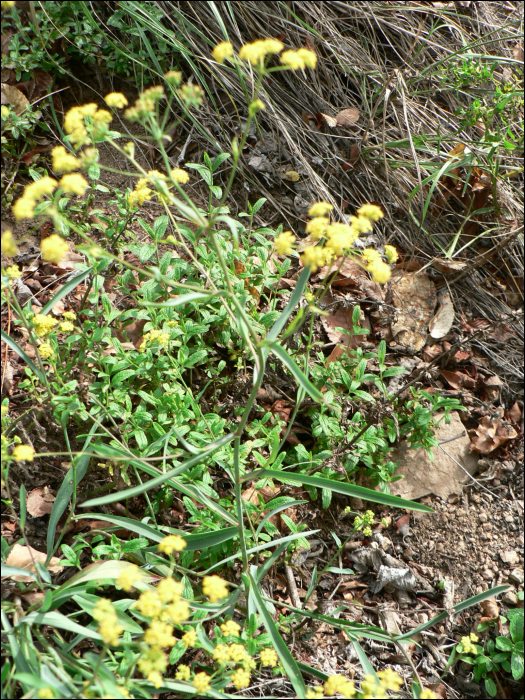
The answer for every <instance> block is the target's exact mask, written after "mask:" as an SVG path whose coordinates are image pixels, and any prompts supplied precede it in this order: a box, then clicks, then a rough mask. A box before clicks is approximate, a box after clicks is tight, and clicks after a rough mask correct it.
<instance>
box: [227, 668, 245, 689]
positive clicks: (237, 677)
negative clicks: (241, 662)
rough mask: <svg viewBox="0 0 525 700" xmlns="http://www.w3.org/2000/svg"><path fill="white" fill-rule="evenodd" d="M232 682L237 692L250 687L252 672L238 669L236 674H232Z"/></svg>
mask: <svg viewBox="0 0 525 700" xmlns="http://www.w3.org/2000/svg"><path fill="white" fill-rule="evenodd" d="M230 680H231V682H232V683H233V685H234V686H235V687H236V688H237V690H240V689H241V688H247V687H248V686H249V685H250V672H249V671H247V670H246V669H244V668H238V669H237V670H236V671H235V673H232V675H231V677H230Z"/></svg>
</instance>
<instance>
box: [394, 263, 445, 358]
mask: <svg viewBox="0 0 525 700" xmlns="http://www.w3.org/2000/svg"><path fill="white" fill-rule="evenodd" d="M391 290H392V305H393V306H394V308H395V309H396V312H397V320H396V321H395V322H394V323H392V324H391V329H392V336H393V338H394V341H395V343H396V345H402V346H404V347H405V348H406V349H407V350H408V351H409V352H410V353H415V352H418V351H419V350H421V348H422V347H423V346H424V345H425V343H426V339H427V328H428V323H429V321H430V319H431V318H432V316H433V315H434V309H435V306H436V288H435V286H434V283H433V282H432V280H431V279H430V278H429V277H427V276H426V275H418V274H405V275H401V276H398V277H396V278H394V279H393V280H392V284H391ZM391 345H392V346H393V347H395V346H394V345H393V342H391Z"/></svg>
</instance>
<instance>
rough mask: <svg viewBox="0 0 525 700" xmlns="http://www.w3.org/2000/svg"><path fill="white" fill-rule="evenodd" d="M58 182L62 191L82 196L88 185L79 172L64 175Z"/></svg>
mask: <svg viewBox="0 0 525 700" xmlns="http://www.w3.org/2000/svg"><path fill="white" fill-rule="evenodd" d="M59 184H60V187H61V188H62V192H67V193H69V194H78V195H80V196H82V195H83V194H84V192H85V191H86V190H87V188H88V187H89V185H88V183H87V180H86V178H85V177H84V176H83V175H81V174H80V173H71V174H69V175H64V176H63V177H62V179H61V180H60V183H59Z"/></svg>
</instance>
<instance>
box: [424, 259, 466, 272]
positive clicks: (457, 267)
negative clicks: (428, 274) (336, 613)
mask: <svg viewBox="0 0 525 700" xmlns="http://www.w3.org/2000/svg"><path fill="white" fill-rule="evenodd" d="M433 265H434V267H435V268H437V269H438V270H440V272H444V273H445V274H451V273H453V272H460V271H461V270H464V269H465V268H466V267H467V265H468V263H466V262H460V261H459V260H447V259H446V258H436V259H435V260H434V262H433Z"/></svg>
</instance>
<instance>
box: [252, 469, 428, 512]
mask: <svg viewBox="0 0 525 700" xmlns="http://www.w3.org/2000/svg"><path fill="white" fill-rule="evenodd" d="M257 477H258V478H259V479H260V478H264V477H268V478H270V479H277V481H286V482H288V481H298V482H299V483H300V484H306V485H307V486H315V487H316V488H318V489H329V490H330V491H335V493H342V494H344V495H345V496H355V497H356V498H362V499H363V500H364V501H372V502H373V503H381V504H382V505H385V506H393V507H394V508H407V509H408V510H417V511H419V512H421V513H433V512H434V511H433V510H432V508H429V506H425V505H423V504H422V503H416V502H415V501H407V500H406V499H404V498H399V496H392V495H390V494H388V493H382V492H381V491H374V490H373V489H367V488H365V487H364V486H355V485H354V484H346V483H343V482H341V481H333V480H332V479H325V478H324V477H321V476H307V475H306V474H293V473H292V472H286V471H282V472H281V471H275V470H274V469H263V470H262V471H260V472H259V471H258V472H257Z"/></svg>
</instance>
